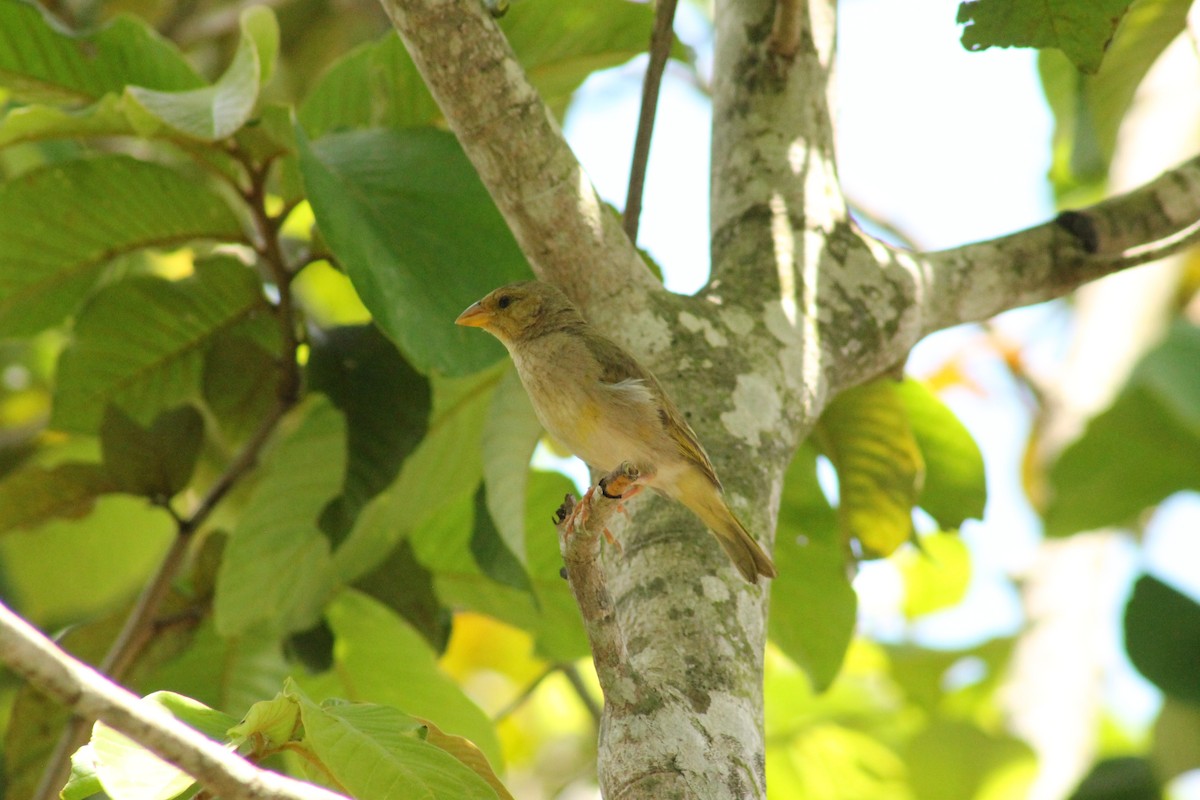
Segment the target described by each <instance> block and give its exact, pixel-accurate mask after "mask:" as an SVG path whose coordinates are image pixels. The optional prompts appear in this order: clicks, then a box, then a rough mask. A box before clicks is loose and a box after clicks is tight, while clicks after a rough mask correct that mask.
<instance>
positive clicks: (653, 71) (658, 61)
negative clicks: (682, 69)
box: [621, 0, 677, 245]
mask: <svg viewBox="0 0 1200 800" xmlns="http://www.w3.org/2000/svg"><path fill="white" fill-rule="evenodd" d="M676 4H677V0H658V2H657V3H656V4H655V7H654V31H653V33H651V35H650V63H649V64H647V65H646V78H645V81H643V83H642V108H641V111H640V112H639V113H638V127H637V136H636V137H634V140H633V161H632V163H631V164H630V165H629V190H628V191H627V192H626V194H625V213H624V214H623V215H622V217H621V222H622V224H623V226H624V228H625V234H626V235H627V236H628V237H629V241H631V242H633V243H634V244H635V245H636V244H637V235H638V221H639V219H640V217H641V215H642V192H643V191H644V190H645V188H646V165H647V164H648V163H649V161H650V142H651V139H652V138H653V134H654V116H655V113H656V112H657V111H658V90H659V88H660V87H661V86H662V77H663V71H664V70H666V67H667V58H668V57H669V56H670V55H671V42H672V41H674V39H675V28H674V23H675V6H676Z"/></svg>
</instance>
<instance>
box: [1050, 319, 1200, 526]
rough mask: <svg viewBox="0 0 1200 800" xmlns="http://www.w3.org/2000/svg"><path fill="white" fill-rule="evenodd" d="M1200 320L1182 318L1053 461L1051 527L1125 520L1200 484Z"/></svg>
mask: <svg viewBox="0 0 1200 800" xmlns="http://www.w3.org/2000/svg"><path fill="white" fill-rule="evenodd" d="M1196 364H1200V327H1195V326H1191V325H1178V326H1176V327H1175V328H1173V329H1172V330H1171V331H1170V333H1169V334H1168V336H1167V339H1166V340H1165V341H1164V342H1163V343H1162V344H1161V345H1159V346H1158V347H1157V348H1155V349H1154V350H1152V351H1151V352H1150V353H1148V354H1147V355H1146V356H1145V357H1144V358H1143V359H1142V361H1141V362H1140V363H1139V364H1138V365H1137V367H1136V368H1134V370H1133V372H1132V374H1131V375H1130V377H1129V381H1128V383H1127V384H1126V385H1125V388H1124V389H1122V390H1121V393H1120V394H1119V395H1118V396H1117V398H1116V399H1115V400H1114V401H1113V404H1112V406H1111V407H1110V408H1109V409H1108V410H1107V411H1104V412H1102V413H1101V414H1099V415H1097V416H1096V417H1095V418H1094V419H1092V420H1091V422H1089V423H1088V426H1087V429H1086V430H1085V431H1084V433H1083V435H1082V436H1081V437H1080V438H1079V439H1077V440H1076V441H1075V442H1073V443H1072V444H1071V445H1070V446H1068V447H1067V448H1066V449H1065V450H1064V451H1063V453H1062V454H1061V455H1060V456H1059V458H1058V461H1057V462H1055V463H1054V464H1053V465H1052V466H1051V468H1050V484H1051V488H1052V495H1051V500H1050V504H1049V506H1048V507H1047V508H1046V511H1045V513H1044V517H1045V521H1046V533H1047V534H1048V535H1050V536H1063V535H1067V534H1071V533H1075V532H1076V531H1085V530H1093V529H1096V528H1101V527H1105V526H1109V525H1124V524H1127V523H1128V522H1129V521H1130V520H1132V519H1133V518H1134V517H1135V516H1136V515H1137V514H1139V513H1140V512H1141V511H1142V510H1144V509H1145V508H1147V507H1149V506H1152V505H1155V504H1156V503H1159V502H1160V501H1162V500H1164V499H1165V498H1167V497H1168V496H1170V495H1172V494H1174V493H1175V492H1178V491H1184V490H1188V489H1191V490H1198V489H1200V372H1198V371H1197V370H1196V368H1195V367H1196Z"/></svg>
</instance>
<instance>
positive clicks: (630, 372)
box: [585, 332, 721, 489]
mask: <svg viewBox="0 0 1200 800" xmlns="http://www.w3.org/2000/svg"><path fill="white" fill-rule="evenodd" d="M585 341H586V343H587V347H588V350H589V351H590V352H591V354H592V356H593V357H594V358H595V359H596V361H597V362H598V363H599V364H600V381H601V383H604V384H607V386H608V388H609V389H611V390H613V391H615V392H617V393H619V394H620V395H621V396H622V398H623V399H625V400H626V402H628V403H630V405H638V406H643V405H649V406H651V407H652V408H653V413H654V414H655V415H656V416H657V417H658V422H659V424H660V425H662V428H663V430H664V431H665V432H666V434H667V436H668V437H669V438H670V440H671V442H672V444H674V445H675V447H676V448H677V449H678V452H679V455H680V456H681V457H682V458H683V459H685V460H686V461H688V462H689V463H691V464H693V465H695V466H696V467H697V468H698V469H699V470H700V471H701V472H703V473H704V476H705V477H706V478H708V479H709V480H710V481H712V483H713V485H714V486H716V487H717V488H718V489H720V488H721V481H720V479H719V478H717V471H716V469H714V468H713V465H712V462H711V461H709V459H708V454H707V453H705V452H704V448H703V447H702V446H701V444H700V440H699V439H698V438H696V433H695V431H693V430H692V428H691V426H690V425H688V424H687V420H685V419H684V417H683V414H681V413H680V412H679V409H678V408H676V406H675V404H674V403H673V402H672V401H671V398H670V397H669V396H667V393H666V392H665V391H663V388H662V386H661V385H660V384H659V382H658V379H657V378H655V377H654V375H653V374H652V373H651V372H650V371H649V370H648V369H646V368H645V367H643V366H642V365H641V364H640V363H638V361H637V359H636V358H634V357H633V356H632V355H630V354H629V353H627V352H626V351H625V350H624V348H622V347H621V346H620V345H618V344H617V343H616V342H613V341H611V340H609V339H606V338H605V337H603V336H600V335H599V334H594V333H590V332H589V335H587V336H586V337H585Z"/></svg>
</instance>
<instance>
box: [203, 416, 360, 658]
mask: <svg viewBox="0 0 1200 800" xmlns="http://www.w3.org/2000/svg"><path fill="white" fill-rule="evenodd" d="M287 422H288V424H287V426H286V427H285V429H284V430H285V431H286V433H284V435H283V438H282V439H281V441H280V442H279V443H278V444H277V445H276V447H275V448H274V449H273V450H272V451H271V453H270V455H269V456H268V459H267V460H266V463H265V464H264V466H263V467H262V470H263V472H262V478H261V480H260V482H259V483H258V485H257V486H256V487H255V490H254V494H253V495H252V496H251V498H250V499H249V501H248V502H247V505H246V508H245V510H244V511H243V512H242V514H241V517H240V518H239V519H238V524H237V527H236V528H235V529H234V531H233V533H232V534H231V535H230V539H229V544H228V545H227V546H226V547H225V556H224V559H223V560H222V562H221V571H220V573H219V574H218V576H217V594H216V598H215V599H214V602H213V614H214V618H215V620H216V624H217V630H218V631H220V633H221V634H222V635H224V636H235V635H237V634H243V633H247V632H250V631H252V630H258V631H262V630H266V631H270V632H275V633H291V632H294V631H300V630H304V629H306V628H308V627H310V626H312V625H313V624H314V623H315V622H316V621H317V619H318V617H319V615H320V612H321V609H322V607H323V606H324V605H325V602H326V601H327V600H328V599H329V596H330V594H331V593H332V591H333V589H334V585H335V578H334V571H333V561H332V559H331V558H330V554H329V550H330V547H329V539H328V538H326V537H325V535H324V534H322V533H321V531H320V530H319V529H318V527H317V520H318V517H319V516H320V514H321V510H322V509H323V508H324V507H325V505H326V503H328V502H329V501H330V500H331V499H332V498H333V497H334V496H336V494H337V493H338V491H339V490H340V489H341V486H342V480H343V476H344V474H345V468H346V445H345V437H346V429H345V421H344V418H343V417H342V415H341V414H340V413H339V412H338V411H337V409H335V408H334V407H333V406H332V405H331V404H330V403H329V402H328V401H327V400H325V399H324V398H321V397H314V398H313V399H311V400H310V401H308V402H307V403H306V404H305V405H304V406H303V407H301V408H299V409H297V410H296V411H295V412H293V414H292V415H291V417H290V418H289V420H288V421H287Z"/></svg>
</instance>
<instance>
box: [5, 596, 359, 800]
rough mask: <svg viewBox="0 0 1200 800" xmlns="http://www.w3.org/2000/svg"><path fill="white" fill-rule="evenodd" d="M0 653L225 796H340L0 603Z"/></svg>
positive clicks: (328, 799) (334, 799)
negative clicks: (231, 742) (163, 704)
mask: <svg viewBox="0 0 1200 800" xmlns="http://www.w3.org/2000/svg"><path fill="white" fill-rule="evenodd" d="M0 660H3V661H4V663H6V664H7V665H8V666H9V667H10V668H11V669H12V670H13V671H14V672H16V673H17V674H19V675H21V676H23V677H24V678H25V679H26V680H28V681H29V682H30V683H31V684H33V685H34V686H35V687H37V688H38V690H40V691H41V692H43V693H45V694H46V695H47V696H49V697H52V698H54V699H55V700H57V701H59V702H60V703H63V704H64V705H66V706H68V707H69V708H71V709H72V710H74V711H75V712H76V713H78V714H79V715H81V716H84V717H89V718H94V719H99V720H102V721H103V722H104V723H105V724H107V725H109V726H111V727H112V728H113V729H114V730H116V731H119V732H120V733H123V734H125V735H126V736H128V737H129V738H130V739H132V740H134V741H135V742H137V743H138V744H140V745H142V746H143V747H145V748H146V749H147V750H150V751H151V752H153V753H154V754H155V755H157V756H158V757H160V758H162V759H164V760H166V761H169V762H170V763H172V764H174V765H175V766H177V767H179V768H180V769H181V770H183V771H184V772H186V773H187V774H188V775H191V776H192V777H193V778H195V779H196V781H197V782H198V783H200V784H201V785H202V786H203V787H204V788H205V789H207V790H208V791H209V792H211V793H212V794H214V795H220V796H221V797H224V798H230V799H231V800H344V798H342V796H341V795H338V794H335V793H333V792H330V791H329V790H327V789H322V788H321V787H319V786H314V785H312V784H308V783H303V782H301V781H297V780H294V779H292V778H288V777H286V776H284V775H280V774H278V773H274V772H268V771H266V770H261V769H258V768H257V767H255V766H254V765H253V764H251V763H250V762H248V761H246V760H245V759H244V758H242V757H241V756H239V755H237V754H236V753H234V752H231V751H229V750H227V749H226V748H225V747H224V746H222V745H220V744H218V743H217V742H214V741H213V740H211V739H209V738H208V737H206V736H204V735H203V734H201V733H199V732H198V731H196V730H193V729H192V728H190V727H188V726H187V725H185V724H183V723H182V722H180V721H179V720H177V719H175V718H174V717H172V716H171V715H170V714H169V713H168V712H166V711H165V710H163V709H161V708H159V707H157V706H154V705H153V704H150V703H146V702H144V701H142V700H141V699H139V698H138V697H136V696H135V695H133V694H131V693H130V692H128V691H126V690H125V689H122V688H121V687H120V686H117V685H116V684H113V683H111V682H109V681H108V680H106V679H105V678H104V677H103V676H102V675H100V674H99V673H98V672H96V671H95V670H94V669H92V668H91V667H89V666H88V665H86V664H84V663H82V662H80V661H76V660H75V659H73V658H71V657H70V656H69V655H67V654H66V653H65V652H63V651H62V650H60V649H59V648H58V647H56V646H55V645H54V643H53V642H51V641H50V640H49V639H47V638H46V637H45V636H43V635H42V634H41V633H39V632H38V631H37V630H36V629H34V628H33V626H31V625H29V623H27V622H25V621H24V620H22V619H21V618H20V617H18V616H17V615H16V614H14V613H13V612H12V611H10V610H9V609H8V608H7V607H6V606H4V605H3V604H0Z"/></svg>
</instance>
